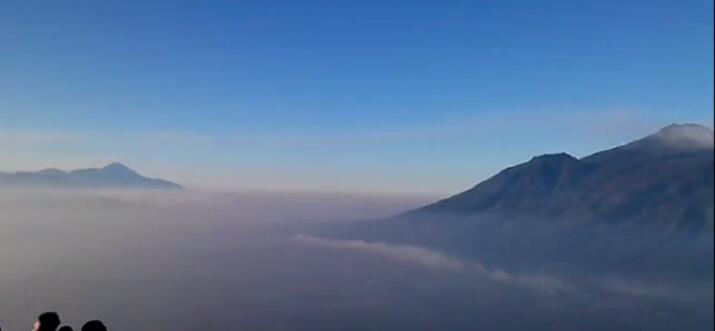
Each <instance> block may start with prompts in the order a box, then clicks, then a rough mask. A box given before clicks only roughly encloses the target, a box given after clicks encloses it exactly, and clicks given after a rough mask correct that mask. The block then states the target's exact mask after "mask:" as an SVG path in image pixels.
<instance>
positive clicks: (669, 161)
mask: <svg viewBox="0 0 715 331" xmlns="http://www.w3.org/2000/svg"><path fill="white" fill-rule="evenodd" d="M712 138H713V131H712V130H711V129H709V128H706V127H704V126H700V125H697V124H673V125H669V126H667V127H665V128H663V129H661V130H659V131H657V132H655V133H653V134H651V135H648V136H646V137H643V138H641V139H638V140H635V141H633V142H630V143H627V144H624V145H621V146H617V147H614V148H612V149H608V150H604V151H600V152H596V153H594V154H591V155H589V156H586V157H583V158H580V159H577V158H575V157H573V156H571V155H569V154H566V153H557V154H545V155H541V156H536V157H533V158H532V159H531V160H529V161H527V162H524V163H521V164H518V165H515V166H512V167H508V168H506V169H504V170H502V171H500V172H499V173H497V174H496V175H494V176H492V177H490V178H488V179H486V180H484V181H482V182H480V183H478V184H477V185H475V186H473V187H472V188H470V189H468V190H466V191H464V192H461V193H458V194H455V195H453V196H451V197H448V198H446V199H442V200H439V201H437V202H435V203H432V204H429V205H427V206H423V207H421V208H418V209H416V210H412V211H408V212H407V213H405V215H414V214H425V213H456V214H478V213H500V214H508V215H531V216H540V217H560V218H573V219H585V220H609V221H615V220H617V221H631V222H636V223H643V222H657V223H662V224H663V225H667V226H672V227H676V228H692V229H702V228H712V227H713V225H712V223H713V221H712V215H713V203H712V201H713V200H712V197H713V143H712Z"/></svg>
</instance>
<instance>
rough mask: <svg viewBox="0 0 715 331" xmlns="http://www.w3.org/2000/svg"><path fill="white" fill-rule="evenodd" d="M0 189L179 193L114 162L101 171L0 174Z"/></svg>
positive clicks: (167, 183) (170, 184)
mask: <svg viewBox="0 0 715 331" xmlns="http://www.w3.org/2000/svg"><path fill="white" fill-rule="evenodd" d="M0 187H34V188H112V189H117V188H122V189H126V188H136V189H165V190H176V189H182V186H181V185H179V184H176V183H173V182H170V181H167V180H164V179H156V178H148V177H144V176H142V175H140V174H139V173H137V172H136V171H134V170H132V169H130V168H128V167H127V166H125V165H123V164H121V163H117V162H114V163H110V164H108V165H106V166H104V167H102V168H88V169H77V170H72V171H69V172H67V171H62V170H57V169H45V170H40V171H36V172H29V171H20V172H14V173H8V172H0Z"/></svg>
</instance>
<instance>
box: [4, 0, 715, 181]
mask: <svg viewBox="0 0 715 331" xmlns="http://www.w3.org/2000/svg"><path fill="white" fill-rule="evenodd" d="M712 119H713V3H712V1H682V0H681V1H653V0H651V1H603V0H600V1H508V0H505V1H497V0H492V1H387V0H383V1H337V0H333V1H270V2H268V1H232V2H219V1H193V2H188V1H176V2H168V1H167V2H163V1H3V2H2V3H0V148H1V149H2V150H3V153H2V154H1V155H0V169H5V170H17V169H39V168H45V167H59V168H74V167H88V166H98V165H101V164H102V163H105V162H109V161H114V160H116V161H121V162H124V163H126V164H127V165H129V166H131V167H133V168H135V169H137V170H139V171H141V172H143V173H147V174H149V175H154V176H162V177H169V178H172V179H175V180H177V181H181V182H185V183H189V184H193V185H197V186H208V187H234V188H262V189H281V190H301V189H306V190H339V191H368V192H419V193H433V194H446V193H450V192H454V191H457V190H460V189H464V188H467V187H469V186H471V185H473V184H474V183H476V182H477V181H479V180H481V179H484V178H485V177H487V176H489V175H491V174H493V173H494V172H495V171H498V170H499V169H501V168H503V167H505V166H508V165H511V164H515V163H518V162H522V161H525V160H527V159H529V158H530V157H531V156H533V155H535V154H541V153H546V152H557V151H565V152H569V153H572V154H574V155H576V156H583V155H586V154H589V153H590V152H593V151H596V150H598V149H601V148H605V147H608V146H611V145H613V144H618V143H622V142H624V141H627V140H630V139H633V138H636V137H638V136H640V135H643V134H646V133H648V132H649V131H651V130H655V129H657V128H658V127H660V126H664V125H666V124H669V123H671V122H697V123H703V124H708V125H709V124H710V123H711V122H712Z"/></svg>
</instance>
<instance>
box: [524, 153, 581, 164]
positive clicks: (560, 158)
mask: <svg viewBox="0 0 715 331" xmlns="http://www.w3.org/2000/svg"><path fill="white" fill-rule="evenodd" d="M531 161H536V162H564V161H566V162H571V161H578V159H576V158H575V157H573V156H571V155H570V154H568V153H553V154H542V155H538V156H534V157H532V158H531Z"/></svg>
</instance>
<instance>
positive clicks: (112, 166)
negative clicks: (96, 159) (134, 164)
mask: <svg viewBox="0 0 715 331" xmlns="http://www.w3.org/2000/svg"><path fill="white" fill-rule="evenodd" d="M102 169H104V170H112V169H121V170H131V169H129V167H127V166H125V165H123V164H121V163H119V162H112V163H109V164H107V165H106V166H104V167H102Z"/></svg>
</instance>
